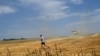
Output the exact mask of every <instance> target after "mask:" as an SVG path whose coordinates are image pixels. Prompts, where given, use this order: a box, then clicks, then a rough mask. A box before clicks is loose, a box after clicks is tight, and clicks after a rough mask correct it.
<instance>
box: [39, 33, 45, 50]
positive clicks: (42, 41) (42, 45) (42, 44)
mask: <svg viewBox="0 0 100 56" xmlns="http://www.w3.org/2000/svg"><path fill="white" fill-rule="evenodd" d="M40 38H41V47H42V48H43V47H44V46H45V40H44V37H43V35H42V34H41V35H40Z"/></svg>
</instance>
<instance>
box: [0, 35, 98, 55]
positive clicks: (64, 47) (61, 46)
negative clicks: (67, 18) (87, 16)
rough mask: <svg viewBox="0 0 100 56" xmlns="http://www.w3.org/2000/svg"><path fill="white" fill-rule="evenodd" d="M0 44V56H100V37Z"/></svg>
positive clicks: (90, 36)
mask: <svg viewBox="0 0 100 56" xmlns="http://www.w3.org/2000/svg"><path fill="white" fill-rule="evenodd" d="M8 42H9V41H7V42H6V44H4V43H0V56H100V35H89V36H83V38H80V36H74V37H69V38H68V37H63V38H55V39H50V40H46V46H45V47H44V48H41V45H40V41H39V40H37V41H25V42H18V43H16V42H14V43H13V41H12V42H11V43H8Z"/></svg>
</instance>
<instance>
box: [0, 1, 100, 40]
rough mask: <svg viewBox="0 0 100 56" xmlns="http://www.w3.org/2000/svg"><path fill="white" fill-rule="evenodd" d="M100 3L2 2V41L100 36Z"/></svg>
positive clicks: (0, 24)
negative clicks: (22, 38) (6, 39)
mask: <svg viewBox="0 0 100 56" xmlns="http://www.w3.org/2000/svg"><path fill="white" fill-rule="evenodd" d="M99 24H100V0H0V39H3V38H20V37H25V38H29V37H39V35H40V34H43V35H44V36H46V37H49V36H67V35H71V34H72V31H73V30H76V31H79V32H80V33H81V34H91V33H100V25H99Z"/></svg>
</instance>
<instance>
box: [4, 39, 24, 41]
mask: <svg viewBox="0 0 100 56" xmlns="http://www.w3.org/2000/svg"><path fill="white" fill-rule="evenodd" d="M11 40H25V38H19V39H16V38H9V39H3V41H11Z"/></svg>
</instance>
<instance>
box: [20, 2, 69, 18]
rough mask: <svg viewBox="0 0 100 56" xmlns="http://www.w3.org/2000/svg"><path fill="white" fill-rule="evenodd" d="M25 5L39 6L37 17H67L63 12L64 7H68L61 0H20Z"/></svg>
mask: <svg viewBox="0 0 100 56" xmlns="http://www.w3.org/2000/svg"><path fill="white" fill-rule="evenodd" d="M20 1H21V2H22V3H23V4H25V5H31V6H32V5H34V4H36V5H38V7H40V9H41V10H40V11H41V13H40V15H39V16H38V18H39V19H46V20H48V19H49V20H57V19H62V18H65V17H67V14H66V13H65V12H64V10H65V9H69V6H65V5H64V2H63V1H59V0H42V1H41V0H20Z"/></svg>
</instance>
